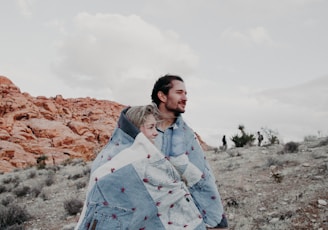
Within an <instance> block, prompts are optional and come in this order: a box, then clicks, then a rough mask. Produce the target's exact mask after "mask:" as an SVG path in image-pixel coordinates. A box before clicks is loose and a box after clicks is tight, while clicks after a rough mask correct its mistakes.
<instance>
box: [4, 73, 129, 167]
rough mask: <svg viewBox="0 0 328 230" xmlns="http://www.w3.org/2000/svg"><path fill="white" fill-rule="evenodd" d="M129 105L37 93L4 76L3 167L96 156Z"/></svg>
mask: <svg viewBox="0 0 328 230" xmlns="http://www.w3.org/2000/svg"><path fill="white" fill-rule="evenodd" d="M124 107H125V106H124V105H122V104H119V103H116V102H113V101H106V100H96V99H93V98H88V97H87V98H76V99H64V98H63V97H62V96H61V95H57V96H56V97H54V98H52V97H51V98H46V97H43V96H40V97H32V96H30V95H29V94H28V93H21V91H20V89H19V88H18V87H17V86H16V85H14V84H13V83H12V82H11V81H10V80H9V79H8V78H6V77H3V76H0V172H8V171H11V170H12V169H14V168H24V167H27V166H30V165H35V164H36V159H37V158H38V157H40V156H42V155H46V156H47V164H53V163H60V162H62V161H64V160H65V159H68V158H82V159H84V160H86V161H88V160H92V159H93V158H94V157H95V154H97V152H98V151H99V150H100V149H101V148H102V147H103V146H104V145H105V144H106V143H107V141H108V140H109V138H110V136H111V134H112V131H113V130H114V128H115V126H116V121H117V118H118V116H119V114H120V111H121V110H122V109H123V108H124Z"/></svg>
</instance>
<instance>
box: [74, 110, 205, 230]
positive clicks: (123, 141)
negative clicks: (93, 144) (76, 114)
mask: <svg viewBox="0 0 328 230" xmlns="http://www.w3.org/2000/svg"><path fill="white" fill-rule="evenodd" d="M156 114H157V108H156V106H153V105H146V106H136V107H128V108H126V109H124V110H123V111H122V112H121V115H120V118H119V121H118V125H117V128H116V129H115V131H114V133H113V136H112V138H111V140H110V142H109V143H108V144H107V145H106V146H105V148H104V149H103V150H102V151H101V152H100V153H99V154H98V156H97V158H96V159H95V161H94V164H93V168H92V173H91V175H90V182H89V188H88V191H87V195H86V201H85V204H84V207H83V211H82V213H81V216H80V220H79V223H78V224H77V227H76V229H156V230H160V229H179V230H180V229H206V227H205V224H204V222H203V220H202V217H201V214H200V213H199V211H198V209H197V207H196V206H195V204H194V202H193V199H192V197H191V195H190V194H189V191H188V189H187V187H186V185H185V184H184V183H183V182H182V180H181V177H180V175H179V173H178V171H177V170H176V169H175V168H174V166H173V165H172V164H171V163H170V162H169V161H168V160H167V159H166V158H165V156H164V155H163V154H161V152H160V151H159V150H158V149H157V148H156V147H155V145H153V143H152V141H153V139H154V138H155V137H156V136H157V131H156ZM104 156H106V157H107V159H106V161H104V159H103V157H104ZM99 162H101V164H99ZM95 166H97V167H95Z"/></svg>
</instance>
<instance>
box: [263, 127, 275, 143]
mask: <svg viewBox="0 0 328 230" xmlns="http://www.w3.org/2000/svg"><path fill="white" fill-rule="evenodd" d="M261 129H262V131H263V133H264V134H265V136H266V137H267V139H268V141H269V143H270V144H271V145H273V144H279V143H280V141H279V138H278V132H277V131H273V130H272V129H269V128H261Z"/></svg>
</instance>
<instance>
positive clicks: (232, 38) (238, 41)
mask: <svg viewBox="0 0 328 230" xmlns="http://www.w3.org/2000/svg"><path fill="white" fill-rule="evenodd" d="M221 41H223V42H224V43H226V44H229V45H230V46H237V47H241V48H248V47H251V46H254V45H263V46H276V45H277V43H276V42H274V41H273V39H272V38H271V36H270V34H269V32H268V30H267V29H265V28H264V27H262V26H257V27H254V28H249V29H248V30H246V31H239V30H235V29H232V28H228V29H226V30H224V31H223V32H222V33H221Z"/></svg>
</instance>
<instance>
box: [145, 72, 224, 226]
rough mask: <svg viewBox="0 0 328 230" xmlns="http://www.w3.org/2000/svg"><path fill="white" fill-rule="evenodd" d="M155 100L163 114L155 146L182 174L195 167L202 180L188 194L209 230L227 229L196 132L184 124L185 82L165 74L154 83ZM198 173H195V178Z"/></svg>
mask: <svg viewBox="0 0 328 230" xmlns="http://www.w3.org/2000/svg"><path fill="white" fill-rule="evenodd" d="M151 98H152V101H153V102H154V103H156V105H157V107H158V109H159V111H160V113H159V114H160V122H159V124H158V125H157V130H158V133H159V134H158V136H157V137H156V139H155V144H156V146H157V147H158V148H159V149H160V150H161V152H163V153H164V154H165V156H166V157H167V158H169V159H171V160H170V161H172V158H173V159H174V160H176V162H173V164H174V165H175V166H176V168H177V169H178V171H179V172H180V173H181V174H182V176H183V175H185V174H187V173H188V171H189V170H190V169H192V170H194V169H195V168H196V169H197V171H198V174H200V175H201V176H200V177H194V178H191V182H192V183H189V184H188V185H189V186H188V187H189V191H190V193H191V195H192V197H193V198H194V200H195V203H196V205H197V207H198V209H199V211H200V213H201V217H202V219H203V221H204V223H205V224H206V226H207V227H208V228H209V229H226V228H227V227H228V223H227V219H226V217H225V215H224V210H223V205H222V201H221V197H220V194H219V192H218V188H217V185H216V183H215V177H214V174H213V172H212V170H211V168H210V165H209V163H208V162H207V160H206V158H205V154H204V152H203V150H202V148H201V146H200V144H199V141H198V139H197V137H196V136H195V132H194V131H193V130H192V129H191V128H190V127H189V126H188V125H187V124H186V123H185V121H184V120H183V118H182V116H181V114H182V113H184V112H185V107H186V103H187V91H186V87H185V84H184V81H183V79H182V78H181V77H180V76H177V75H164V76H162V77H160V78H159V79H157V81H156V82H155V84H154V87H153V90H152V94H151ZM196 174H197V173H194V175H196Z"/></svg>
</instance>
